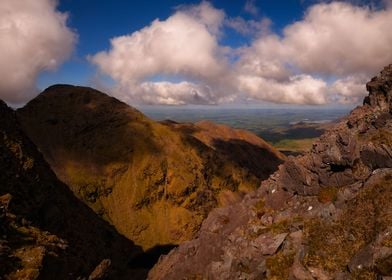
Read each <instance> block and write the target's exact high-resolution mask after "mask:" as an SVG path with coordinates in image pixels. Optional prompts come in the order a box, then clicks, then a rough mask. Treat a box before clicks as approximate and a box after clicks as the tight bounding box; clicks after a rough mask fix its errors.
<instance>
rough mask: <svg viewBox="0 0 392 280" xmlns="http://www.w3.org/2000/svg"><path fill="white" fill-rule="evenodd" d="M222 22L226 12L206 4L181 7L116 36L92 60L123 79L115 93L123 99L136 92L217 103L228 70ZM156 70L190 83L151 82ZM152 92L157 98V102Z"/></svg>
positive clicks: (171, 99) (140, 96) (180, 101)
mask: <svg viewBox="0 0 392 280" xmlns="http://www.w3.org/2000/svg"><path fill="white" fill-rule="evenodd" d="M223 21H224V13H223V11H221V10H217V9H215V8H213V7H212V6H211V4H209V3H208V2H202V3H201V4H200V5H197V6H186V7H185V6H183V7H181V8H180V9H179V10H178V11H177V12H176V13H175V14H174V15H172V16H171V17H169V18H168V19H166V20H164V21H160V20H155V21H153V22H152V23H151V25H149V26H147V27H145V28H143V29H141V30H140V31H137V32H134V33H132V34H130V35H126V36H121V37H117V38H114V39H112V40H111V50H110V51H108V52H106V51H104V52H100V53H97V54H96V55H94V56H91V57H90V60H91V61H92V62H93V63H94V64H96V65H98V66H99V69H100V70H101V71H102V72H103V73H105V74H108V75H109V76H110V77H111V78H112V79H114V80H115V81H117V82H118V83H119V87H117V89H116V90H115V91H114V92H115V93H116V94H117V95H118V96H119V97H125V98H126V97H127V96H129V95H133V96H134V97H135V98H136V99H139V100H144V101H146V102H148V103H164V104H183V103H186V102H189V101H192V100H193V101H194V102H196V103H199V102H200V100H204V102H206V103H216V102H218V101H219V99H220V94H221V93H222V92H223V90H222V87H225V86H224V84H225V82H224V79H226V78H227V69H229V68H230V66H229V65H228V62H227V59H226V57H225V48H222V47H220V46H219V44H218V39H217V38H218V36H219V33H220V30H221V26H222V24H223ZM158 74H163V75H165V76H169V77H173V78H176V77H178V76H181V77H184V78H186V79H187V81H184V82H181V83H172V82H168V81H163V82H159V81H158V82H152V81H150V80H149V79H151V78H153V77H154V76H155V75H158ZM189 81H195V82H189ZM210 87H211V88H210ZM207 89H208V90H207ZM147 90H149V91H148V93H147ZM211 92H214V94H213V95H212V94H211ZM149 95H154V96H156V99H155V102H154V99H153V98H151V96H149ZM169 95H171V96H169ZM194 102H192V103H194Z"/></svg>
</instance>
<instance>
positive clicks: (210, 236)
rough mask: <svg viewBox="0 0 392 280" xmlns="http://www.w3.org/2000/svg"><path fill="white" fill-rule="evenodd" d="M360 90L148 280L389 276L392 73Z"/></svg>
mask: <svg viewBox="0 0 392 280" xmlns="http://www.w3.org/2000/svg"><path fill="white" fill-rule="evenodd" d="M367 89H368V91H369V96H368V97H366V98H365V100H364V105H363V106H361V107H358V108H356V109H354V110H353V111H352V112H351V113H350V115H349V116H348V117H346V118H345V119H343V120H342V121H341V122H339V123H338V124H337V125H336V126H335V127H334V128H332V129H330V130H328V131H327V132H326V133H325V134H324V135H323V136H322V137H321V138H320V139H319V140H318V141H317V142H316V143H314V145H313V148H312V150H311V152H309V153H307V154H305V155H304V156H302V157H298V158H290V159H289V160H288V161H287V162H285V163H284V164H283V165H281V166H280V167H279V170H278V171H277V172H276V173H274V174H273V175H272V176H271V177H270V178H269V179H268V180H266V181H263V182H262V184H261V187H260V188H259V189H258V190H257V191H256V192H254V193H251V194H248V195H246V196H245V198H244V199H243V200H242V201H241V202H239V203H236V204H234V205H231V206H228V207H226V208H220V209H215V210H213V211H212V212H211V213H210V215H209V216H208V218H207V219H206V220H205V221H204V223H203V225H202V228H201V230H200V231H199V232H198V234H197V237H196V238H195V239H194V240H192V241H189V242H185V243H184V244H181V245H180V246H179V247H178V248H176V249H174V250H172V251H171V252H170V253H169V254H168V255H167V256H165V257H162V258H161V259H160V261H159V263H158V264H157V265H156V266H155V267H154V268H153V270H152V271H151V272H150V274H149V279H304V280H305V279H389V278H388V277H392V115H391V112H392V65H390V66H388V67H386V68H385V69H384V70H383V71H382V72H381V73H380V75H378V76H377V77H375V78H373V79H372V80H371V81H370V82H369V83H368V84H367Z"/></svg>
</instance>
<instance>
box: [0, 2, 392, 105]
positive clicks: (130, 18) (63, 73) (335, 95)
mask: <svg viewBox="0 0 392 280" xmlns="http://www.w3.org/2000/svg"><path fill="white" fill-rule="evenodd" d="M390 26H392V0H377V1H362V0H352V1H321V0H320V1H318V0H290V1H272V0H242V1H240V0H231V1H228V0H210V1H208V0H201V1H179V0H166V1H141V0H134V1H109V0H101V1H91V0H59V1H57V2H56V1H55V0H39V1H38V0H24V1H23V2H20V1H14V0H2V1H1V3H0V74H1V75H2V77H3V83H2V84H1V85H0V98H2V99H4V100H6V101H7V102H9V103H14V104H18V103H24V102H26V101H29V100H30V99H31V98H33V97H34V96H36V95H37V94H38V93H39V92H40V91H42V90H43V89H44V88H46V87H48V86H50V85H52V84H56V83H68V84H76V85H86V86H92V87H95V88H98V89H100V90H102V91H105V92H107V93H108V94H110V95H113V96H115V97H117V98H119V99H121V100H123V101H125V102H128V103H129V104H148V105H154V104H159V105H187V104H188V105H189V104H190V105H198V104H201V105H218V104H238V103H243V104H259V103H263V104H270V103H279V104H297V105H298V104H299V105H312V106H313V105H326V104H358V103H360V102H361V101H362V99H363V97H364V96H365V95H366V90H365V84H366V82H367V81H368V80H369V79H370V78H371V77H372V76H374V75H376V74H377V73H378V72H379V71H380V70H381V69H382V67H383V66H385V65H387V64H389V63H391V62H392V51H391V47H390V46H391V45H392V31H391V28H390Z"/></svg>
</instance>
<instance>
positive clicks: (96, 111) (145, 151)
mask: <svg viewBox="0 0 392 280" xmlns="http://www.w3.org/2000/svg"><path fill="white" fill-rule="evenodd" d="M17 116H18V119H19V121H20V123H21V124H22V126H23V129H24V131H26V133H27V134H28V136H29V137H30V138H31V139H32V141H33V142H34V143H35V144H36V146H37V147H38V148H39V149H40V151H41V152H42V153H43V155H44V157H45V159H46V160H47V161H48V162H49V164H50V165H51V167H52V168H53V170H54V171H55V173H56V175H57V176H58V177H59V179H60V180H62V181H63V182H65V183H66V184H67V185H68V186H69V187H70V188H71V189H72V191H73V193H74V194H75V195H76V196H77V197H78V198H79V199H81V200H82V201H84V202H85V203H86V204H87V205H88V206H89V207H90V208H92V209H93V210H94V211H95V212H96V213H98V214H99V215H101V216H102V217H103V218H104V219H105V220H107V221H108V222H110V223H111V224H112V225H114V226H115V227H116V229H117V230H118V231H119V232H120V233H121V234H123V235H125V236H126V237H128V238H129V239H130V240H133V241H134V242H136V243H137V244H138V245H141V246H142V247H143V248H144V249H150V248H153V247H154V246H162V245H163V246H165V245H174V244H178V243H179V242H182V241H185V240H188V239H189V238H191V237H192V236H193V235H194V233H195V232H196V231H197V230H198V228H199V226H200V224H201V222H202V220H203V219H204V218H205V217H206V215H207V214H208V212H209V211H210V210H211V209H213V208H214V207H216V206H218V205H223V204H224V203H228V202H230V201H233V200H237V199H239V198H240V197H241V196H243V194H244V193H246V192H248V191H250V190H252V189H254V188H256V187H257V186H258V184H259V181H260V179H261V178H266V177H268V175H269V174H270V173H271V172H273V171H274V170H276V168H277V166H278V165H279V164H280V163H281V162H282V161H283V160H284V159H285V157H284V156H283V155H282V154H280V153H279V152H277V151H275V150H274V148H272V146H270V145H269V144H267V143H265V142H262V141H261V142H259V143H253V144H252V143H250V142H247V139H246V137H245V138H244V139H237V140H238V141H237V142H230V140H227V139H226V140H227V141H226V140H225V141H223V142H224V143H228V144H230V149H231V150H232V151H234V150H235V149H238V151H242V150H243V149H244V148H243V146H244V145H245V148H246V149H247V153H248V154H249V155H250V156H252V158H249V160H247V159H246V158H245V159H242V161H238V159H237V158H230V157H229V156H228V154H227V153H226V154H225V153H223V152H222V150H223V149H216V148H213V147H212V146H209V145H208V143H204V142H203V141H200V140H199V139H197V137H194V135H192V133H189V132H188V131H183V130H181V129H175V128H173V127H171V126H170V125H167V124H161V123H157V122H154V121H152V120H150V119H148V118H147V117H145V116H144V115H143V114H142V113H140V112H139V111H137V110H136V109H134V108H132V107H130V106H128V105H126V104H125V103H123V102H121V101H118V100H116V99H115V98H113V97H109V96H107V95H106V94H104V93H101V92H99V91H96V90H94V89H91V88H87V87H76V86H69V85H55V86H52V87H50V88H48V89H46V90H45V91H43V92H42V93H41V94H40V95H39V96H38V97H36V98H35V99H33V100H32V101H30V102H29V103H28V104H27V105H26V106H25V107H23V108H21V109H18V110H17ZM197 130H200V127H199V128H197ZM229 130H230V129H229ZM48 131H49V132H50V133H48ZM240 144H241V145H242V146H241V145H240ZM226 150H227V149H226ZM260 151H263V153H261V152H260ZM266 155H267V156H266ZM250 160H252V161H255V162H260V165H264V166H265V168H264V169H263V170H264V171H262V172H260V170H255V169H254V168H253V169H251V168H250V165H249V164H247V165H246V164H244V163H243V162H245V163H248V162H250Z"/></svg>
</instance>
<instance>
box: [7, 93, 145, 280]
mask: <svg viewBox="0 0 392 280" xmlns="http://www.w3.org/2000/svg"><path fill="white" fill-rule="evenodd" d="M0 119H1V122H0V155H1V156H0V170H1V172H0V182H1V184H0V204H1V205H0V220H1V223H0V224H1V225H0V231H1V234H0V239H2V240H0V260H2V261H1V263H2V265H1V266H0V278H1V277H2V276H4V275H7V274H8V277H10V279H35V278H37V277H38V276H39V278H40V279H53V275H56V279H76V278H78V277H87V276H88V275H89V274H90V273H91V272H92V271H93V270H94V268H95V267H96V266H97V265H98V264H99V263H100V262H101V261H103V260H104V259H109V260H110V261H109V262H110V263H111V265H110V266H109V268H108V269H106V273H107V274H108V275H109V276H110V277H111V278H113V279H124V278H125V279H127V278H129V277H130V276H135V277H136V278H138V277H139V276H140V277H139V278H142V277H143V271H140V272H138V271H139V270H138V269H134V270H131V269H129V268H128V264H129V263H130V262H132V259H133V257H134V256H136V255H138V254H140V253H142V250H141V249H140V248H139V247H137V246H135V245H133V243H132V242H131V241H129V240H127V239H126V238H125V237H123V236H121V235H120V234H118V233H117V232H116V230H115V229H114V228H113V227H112V226H110V225H109V224H108V223H107V222H104V221H102V220H101V219H100V218H98V217H97V215H96V214H95V213H94V212H93V211H92V210H91V209H90V208H88V207H87V206H85V205H84V204H83V203H82V202H80V201H79V200H78V199H77V198H76V197H74V195H73V194H72V192H71V191H70V190H69V188H68V187H67V186H65V185H64V184H63V183H61V182H60V181H59V180H58V179H57V178H56V176H55V174H54V173H53V172H52V171H51V169H50V167H49V165H48V164H47V163H46V162H45V160H44V159H43V158H42V156H41V154H40V153H39V152H38V151H37V149H36V147H35V146H34V144H33V143H32V142H30V140H29V139H28V138H27V137H26V136H25V135H24V133H23V132H22V131H21V129H20V128H19V123H18V122H17V120H16V117H15V112H13V111H12V110H11V109H9V108H8V107H7V106H6V105H5V104H4V103H3V102H2V101H0ZM138 275H139V276H138Z"/></svg>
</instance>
